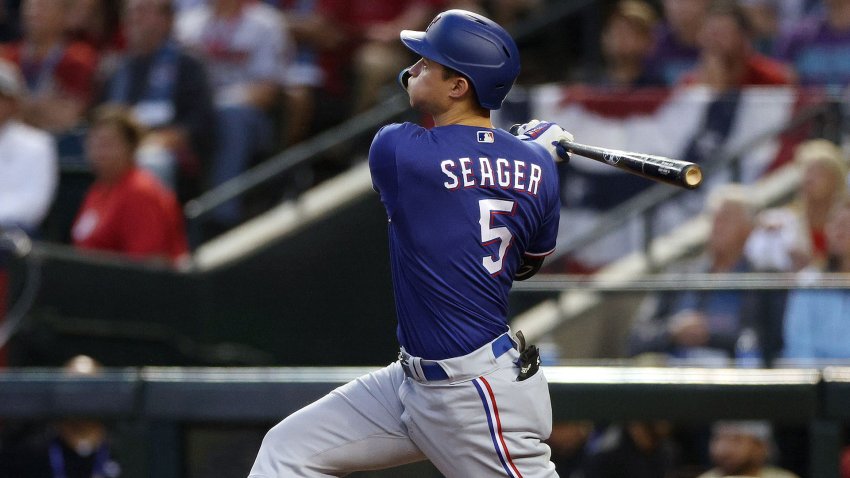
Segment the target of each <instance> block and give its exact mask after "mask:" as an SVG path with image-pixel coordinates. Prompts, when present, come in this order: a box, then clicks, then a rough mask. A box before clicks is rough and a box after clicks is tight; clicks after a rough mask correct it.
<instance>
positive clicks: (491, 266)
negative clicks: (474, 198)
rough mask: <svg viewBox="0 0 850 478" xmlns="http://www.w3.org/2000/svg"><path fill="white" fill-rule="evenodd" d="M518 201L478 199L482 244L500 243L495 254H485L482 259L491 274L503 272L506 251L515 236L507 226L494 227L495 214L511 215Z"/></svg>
mask: <svg viewBox="0 0 850 478" xmlns="http://www.w3.org/2000/svg"><path fill="white" fill-rule="evenodd" d="M515 207H516V203H514V202H513V201H505V200H502V199H481V200H480V201H478V210H479V211H480V213H481V215H480V216H479V218H478V224H480V225H481V245H482V246H485V247H486V246H489V245H490V244H493V243H494V242H496V241H500V243H499V252H498V253H497V254H496V255H495V256H493V255H490V256H484V257H483V258H482V259H481V261H482V264H484V268H485V269H487V272H489V273H490V275H496V274H498V273H500V272H502V262H503V261H504V259H505V252H507V251H508V248H509V247H511V243H512V242H513V236H512V235H511V231H510V230H508V228H507V227H504V226H499V227H492V225H493V216H494V215H496V214H505V215H511V216H513V214H514V208H515Z"/></svg>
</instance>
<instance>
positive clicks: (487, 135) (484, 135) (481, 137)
mask: <svg viewBox="0 0 850 478" xmlns="http://www.w3.org/2000/svg"><path fill="white" fill-rule="evenodd" d="M493 140H494V136H493V132H492V131H479V132H478V142H479V143H492V142H493Z"/></svg>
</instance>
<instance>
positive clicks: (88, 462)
mask: <svg viewBox="0 0 850 478" xmlns="http://www.w3.org/2000/svg"><path fill="white" fill-rule="evenodd" d="M64 369H65V372H66V373H67V374H68V375H69V376H71V377H91V376H94V375H97V374H98V373H100V371H101V365H100V364H99V363H97V362H96V361H95V360H93V359H92V358H91V357H88V356H85V355H78V356H76V357H74V358H72V359H71V360H69V361H68V362H67V363H66V364H65V367H64ZM31 435H32V436H24V437H15V440H10V443H12V444H13V446H12V447H11V448H10V449H8V450H4V452H3V453H2V454H0V478H19V477H27V478H56V477H63V478H89V477H95V476H96V477H99V478H116V477H119V476H121V467H120V466H119V465H118V463H117V462H116V461H115V460H114V458H113V456H112V448H111V444H110V441H109V431H108V430H107V427H106V425H105V424H104V423H103V422H101V421H98V420H95V419H92V418H85V417H70V418H65V419H63V420H60V421H58V422H56V423H54V424H52V425H51V426H50V427H48V429H47V430H46V431H43V432H41V433H37V434H31Z"/></svg>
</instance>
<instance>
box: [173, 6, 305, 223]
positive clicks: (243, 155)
mask: <svg viewBox="0 0 850 478" xmlns="http://www.w3.org/2000/svg"><path fill="white" fill-rule="evenodd" d="M176 37H177V40H178V41H179V42H180V43H181V44H182V45H183V46H185V47H187V48H188V49H189V50H190V51H191V52H193V53H195V54H196V55H197V56H198V57H199V58H200V59H201V60H202V61H203V62H204V64H205V65H206V67H207V71H208V73H209V79H210V84H211V86H212V89H213V96H214V101H215V109H216V116H217V120H218V135H217V136H216V140H217V142H218V145H217V148H216V153H215V155H214V157H213V161H212V165H211V171H210V175H211V177H210V182H211V185H212V186H217V185H219V184H221V183H224V182H226V181H227V180H229V179H231V178H233V177H235V176H237V175H238V174H240V173H241V172H243V171H244V170H245V169H247V167H248V166H249V165H250V162H251V159H253V158H254V157H255V156H256V155H258V154H268V153H269V152H270V149H271V147H272V140H273V132H272V130H273V121H272V118H271V117H270V115H269V112H270V111H271V110H272V108H273V107H274V106H275V104H276V102H277V101H278V99H279V95H280V93H281V91H282V88H283V86H284V85H285V84H286V81H287V69H288V65H289V64H290V61H291V58H290V56H291V53H292V52H291V51H290V47H291V46H292V45H291V40H290V38H289V35H288V32H287V29H286V24H285V22H284V17H283V15H282V14H281V12H280V11H279V10H277V9H275V8H273V7H271V6H269V5H265V4H263V3H260V2H251V1H248V0H211V1H210V2H208V3H206V4H203V5H199V6H197V7H195V8H190V9H188V10H184V11H182V12H181V13H180V14H179V15H178V17H177V24H176ZM212 218H213V219H214V220H216V221H217V222H219V223H220V224H222V225H227V226H230V225H233V224H235V223H237V222H238V221H239V220H240V219H241V211H240V208H239V205H238V203H237V202H235V201H231V202H229V203H226V204H224V205H223V206H222V207H220V208H219V209H217V210H215V211H213V214H212Z"/></svg>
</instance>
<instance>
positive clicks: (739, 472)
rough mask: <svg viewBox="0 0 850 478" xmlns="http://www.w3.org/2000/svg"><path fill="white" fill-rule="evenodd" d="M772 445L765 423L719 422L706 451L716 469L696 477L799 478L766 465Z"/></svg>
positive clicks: (768, 428)
mask: <svg viewBox="0 0 850 478" xmlns="http://www.w3.org/2000/svg"><path fill="white" fill-rule="evenodd" d="M771 445H772V438H771V430H770V425H768V424H767V423H764V422H757V421H749V422H746V421H740V422H718V423H716V424H715V425H714V426H713V427H712V430H711V442H710V444H709V454H710V455H711V461H712V463H713V464H714V465H715V468H712V469H711V470H709V471H707V472H705V473H703V474H702V475H700V476H699V477H698V478H721V477H724V476H759V477H761V478H798V477H797V475H795V474H793V473H791V472H790V471H786V470H783V469H781V468H776V467H773V466H768V465H767V463H768V458H769V457H770V450H771Z"/></svg>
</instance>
